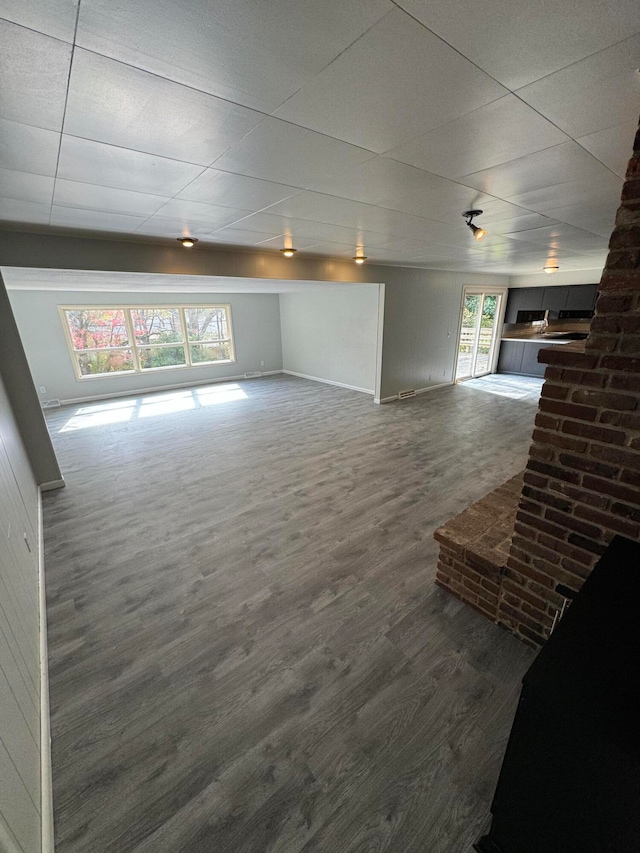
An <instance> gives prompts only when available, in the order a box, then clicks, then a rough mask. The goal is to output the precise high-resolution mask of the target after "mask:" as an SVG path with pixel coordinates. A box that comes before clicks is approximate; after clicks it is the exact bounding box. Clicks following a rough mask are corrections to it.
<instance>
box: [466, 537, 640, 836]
mask: <svg viewBox="0 0 640 853" xmlns="http://www.w3.org/2000/svg"><path fill="white" fill-rule="evenodd" d="M639 566H640V543H638V542H632V541H631V540H629V539H623V538H622V537H620V536H617V537H616V538H615V539H614V540H613V542H612V543H611V545H610V546H609V548H608V549H607V551H606V553H605V554H604V556H603V557H602V558H601V559H600V561H599V563H598V565H597V566H596V567H595V569H594V570H593V572H592V573H591V575H590V576H589V578H588V579H587V581H586V582H585V584H584V586H583V587H582V589H581V590H580V592H579V593H578V595H577V597H576V598H575V600H574V602H573V603H572V604H571V606H570V607H569V609H568V611H567V612H566V614H565V616H564V617H563V618H562V620H561V621H560V623H559V624H558V626H557V628H556V630H555V631H554V633H553V634H552V635H551V637H550V638H549V640H548V641H547V643H546V644H545V646H544V647H543V648H542V649H541V651H540V653H539V654H538V657H537V658H536V659H535V661H534V662H533V664H532V665H531V667H530V668H529V671H528V672H527V674H526V675H525V677H524V679H523V687H522V694H521V698H520V703H519V705H518V709H517V712H516V716H515V720H514V723H513V727H512V729H511V735H510V737H509V743H508V745H507V749H506V753H505V757H504V761H503V764H502V770H501V771H500V777H499V779H498V785H497V787H496V792H495V796H494V799H493V803H492V806H491V812H492V815H493V820H492V824H491V829H490V831H489V834H488V835H486V836H485V837H484V838H482V839H481V840H480V841H479V842H478V844H477V845H476V850H478V851H480V853H637V851H639V850H640V808H639V806H638V804H639V803H640V736H639V734H638V713H637V708H638V700H637V697H638V695H639V694H640V642H639V639H638V615H637V606H638V599H639V597H640V571H639V569H638V567H639Z"/></svg>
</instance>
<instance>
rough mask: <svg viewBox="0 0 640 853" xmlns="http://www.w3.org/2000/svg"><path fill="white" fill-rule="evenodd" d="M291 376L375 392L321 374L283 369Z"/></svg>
mask: <svg viewBox="0 0 640 853" xmlns="http://www.w3.org/2000/svg"><path fill="white" fill-rule="evenodd" d="M282 373H288V374H289V376H297V377H298V378H299V379H310V380H311V381H312V382H322V383H324V384H325V385H337V386H338V388H347V389H348V390H349V391H359V392H360V393H361V394H373V391H372V390H371V389H370V388H360V387H359V386H358V385H347V383H346V382H335V381H334V380H333V379H322V378H321V377H320V376H309V375H308V374H307V373H297V372H296V371H295V370H283V371H282Z"/></svg>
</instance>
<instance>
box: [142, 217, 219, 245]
mask: <svg viewBox="0 0 640 853" xmlns="http://www.w3.org/2000/svg"><path fill="white" fill-rule="evenodd" d="M136 234H144V235H146V236H149V237H168V238H173V239H176V240H178V239H179V238H180V237H197V238H198V240H206V239H208V238H209V236H210V235H211V228H209V227H208V226H207V225H203V224H202V223H196V224H194V225H190V224H189V223H188V222H184V221H183V220H181V219H163V218H162V217H160V216H150V217H149V219H147V220H145V221H144V222H143V223H142V225H140V226H139V227H138V228H137V229H136Z"/></svg>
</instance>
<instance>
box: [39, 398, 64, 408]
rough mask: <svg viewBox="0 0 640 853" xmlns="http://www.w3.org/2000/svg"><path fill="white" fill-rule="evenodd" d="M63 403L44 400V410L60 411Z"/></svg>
mask: <svg viewBox="0 0 640 853" xmlns="http://www.w3.org/2000/svg"><path fill="white" fill-rule="evenodd" d="M60 405H61V403H60V400H44V402H43V403H42V408H43V409H58V408H59V407H60Z"/></svg>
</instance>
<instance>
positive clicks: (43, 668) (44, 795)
mask: <svg viewBox="0 0 640 853" xmlns="http://www.w3.org/2000/svg"><path fill="white" fill-rule="evenodd" d="M63 482H64V481H63ZM38 578H39V584H38V585H39V592H40V798H41V803H40V806H41V818H42V853H54V835H53V778H52V775H51V722H50V717H49V657H48V650H47V596H46V591H45V577H44V533H43V524H42V497H41V492H40V490H38Z"/></svg>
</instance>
